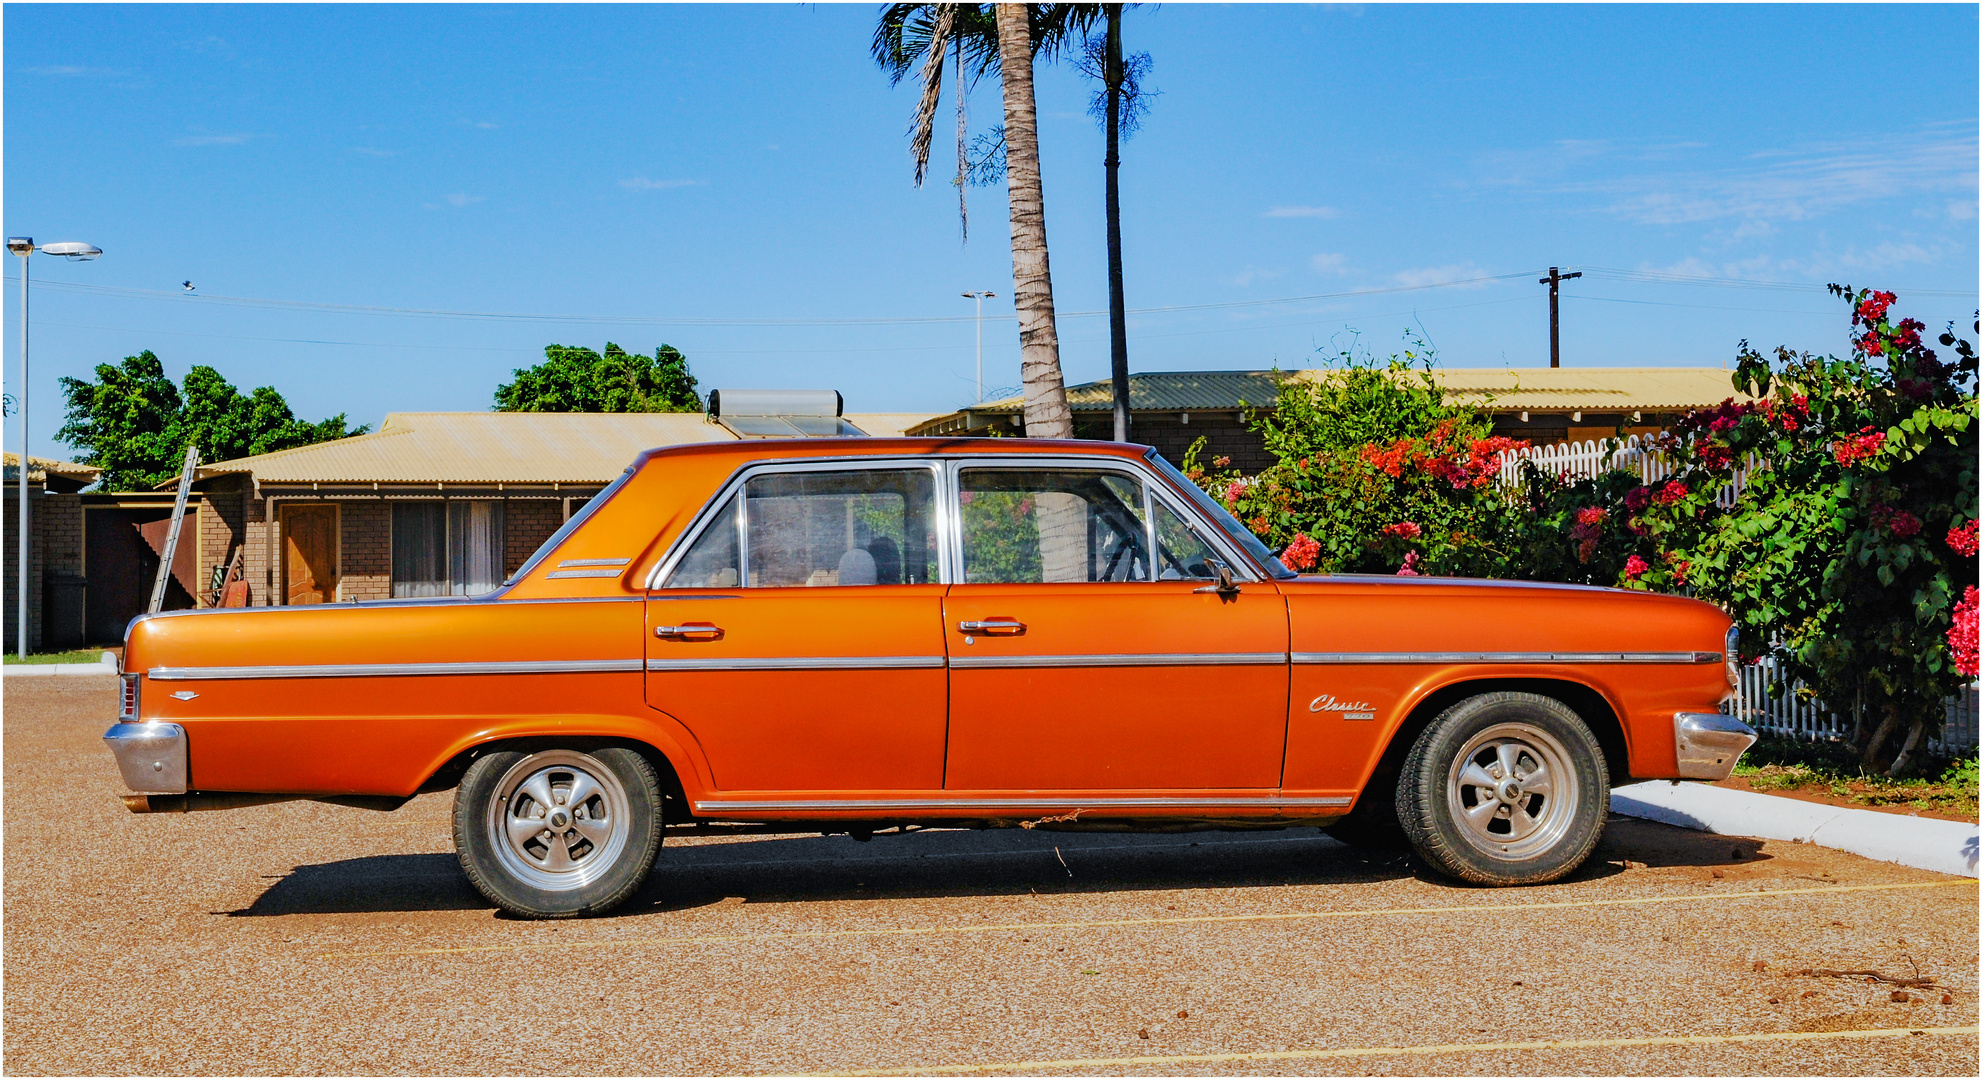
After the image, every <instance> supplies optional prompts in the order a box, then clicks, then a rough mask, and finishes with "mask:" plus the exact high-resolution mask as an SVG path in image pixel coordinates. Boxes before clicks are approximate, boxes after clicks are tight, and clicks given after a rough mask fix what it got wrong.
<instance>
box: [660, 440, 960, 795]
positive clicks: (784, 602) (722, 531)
mask: <svg viewBox="0 0 1982 1080" xmlns="http://www.w3.org/2000/svg"><path fill="white" fill-rule="evenodd" d="M697 528H698V530H699V531H698V533H697V535H696V536H695V537H694V538H693V539H692V540H691V541H690V543H689V545H688V547H687V549H686V552H685V554H684V555H683V556H682V557H681V558H680V559H678V560H676V562H675V564H674V565H673V566H672V567H669V568H668V569H667V571H666V575H667V576H666V577H665V578H664V580H663V581H662V584H661V587H660V588H659V589H656V590H654V591H652V592H650V593H649V594H648V596H647V630H646V642H647V649H646V655H647V665H646V666H647V703H648V705H650V706H651V707H653V708H655V709H658V710H660V711H662V712H665V713H667V714H668V715H670V716H673V717H674V718H675V719H676V720H679V721H680V722H681V723H682V724H683V725H684V726H686V727H687V728H688V729H689V730H690V731H691V732H692V733H693V734H694V736H695V739H696V741H697V742H698V743H699V744H700V745H701V747H702V750H703V752H704V753H705V754H706V755H707V757H708V761H709V766H710V769H711V771H712V772H713V773H714V776H715V783H716V787H718V788H719V789H721V790H722V791H724V792H738V791H748V792H782V793H791V792H815V793H819V794H820V795H821V796H822V797H825V798H832V797H835V796H836V795H849V794H857V793H860V792H875V791H904V790H925V791H927V790H937V789H940V788H941V787H942V786H943V725H944V717H945V708H946V704H947V700H946V695H947V691H948V688H947V685H946V683H945V680H944V671H943V634H942V626H941V622H940V620H941V618H942V614H943V612H942V604H943V585H942V584H941V581H942V576H941V574H940V573H939V571H938V557H937V543H936V522H935V471H934V469H933V468H931V467H928V466H917V467H907V466H903V467H881V466H876V467H867V468H857V469H854V468H848V467H846V466H844V465H840V466H834V467H830V468H825V469H821V468H817V467H811V468H808V467H805V466H792V467H789V468H780V469H773V470H768V471H763V472H759V473H757V474H755V475H753V476H751V477H750V478H749V479H748V480H747V481H745V482H744V483H743V484H742V485H741V486H740V488H738V489H737V490H736V491H735V492H734V493H733V494H731V495H729V496H727V497H726V499H725V501H724V503H723V504H722V506H721V507H720V508H719V509H718V510H717V511H716V512H714V513H713V514H710V515H708V516H707V517H705V519H704V520H703V521H702V522H700V523H699V524H698V526H697Z"/></svg>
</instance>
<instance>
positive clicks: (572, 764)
mask: <svg viewBox="0 0 1982 1080" xmlns="http://www.w3.org/2000/svg"><path fill="white" fill-rule="evenodd" d="M537 823H541V827H539V828H536V829H532V828H531V826H532V825H534V824H537ZM660 847H661V783H660V778H659V777H658V776H657V775H656V774H655V772H654V766H653V765H652V764H651V763H650V762H648V761H647V759H646V758H645V757H642V756H641V755H640V754H639V753H637V752H635V751H633V750H628V749H624V748H622V747H606V748H603V749H598V750H572V749H564V748H552V749H543V750H535V751H530V752H523V751H517V750H498V751H494V752H492V753H488V754H484V755H482V756H481V757H479V758H477V759H475V762H474V764H472V765H470V766H468V771H467V772H466V773H465V774H463V775H462V777H461V786H460V787H459V788H457V789H456V790H455V793H454V850H455V852H456V853H457V854H458V855H459V856H460V858H461V869H462V870H463V871H464V872H466V873H467V875H468V880H469V881H470V882H472V883H473V884H474V886H475V888H477V889H479V890H480V891H481V893H482V895H483V896H486V897H488V898H489V899H490V900H491V901H494V902H495V904H496V906H498V907H500V908H502V909H503V910H504V911H508V912H511V913H512V914H516V915H522V916H525V917H527V918H533V919H569V918H575V917H577V916H581V915H600V914H604V913H605V912H608V911H611V910H612V909H613V908H615V907H618V906H619V905H620V904H622V903H625V902H626V899H627V897H629V896H632V895H633V893H634V892H635V891H636V890H638V889H639V888H640V886H641V884H642V883H643V882H645V881H646V880H647V874H648V872H649V871H651V870H652V869H653V867H654V857H655V856H656V854H658V853H659V851H660Z"/></svg>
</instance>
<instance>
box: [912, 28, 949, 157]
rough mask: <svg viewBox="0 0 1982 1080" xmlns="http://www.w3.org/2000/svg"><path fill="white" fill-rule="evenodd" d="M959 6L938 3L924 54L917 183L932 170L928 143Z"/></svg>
mask: <svg viewBox="0 0 1982 1080" xmlns="http://www.w3.org/2000/svg"><path fill="white" fill-rule="evenodd" d="M956 12H957V5H955V4H937V5H935V12H934V20H933V23H932V25H931V26H930V28H929V40H928V44H927V45H926V46H925V47H924V50H923V54H922V99H921V100H920V101H919V102H917V104H916V107H915V125H914V131H915V135H914V137H913V138H912V139H910V141H909V153H910V154H911V155H912V156H913V157H914V158H915V186H916V187H921V186H922V178H923V177H924V176H925V175H927V174H928V172H929V144H930V143H931V142H933V141H935V138H936V106H937V105H938V104H940V103H941V102H942V99H943V58H944V56H945V55H946V54H947V53H948V52H949V47H950V27H951V25H952V24H953V23H954V22H955V21H956Z"/></svg>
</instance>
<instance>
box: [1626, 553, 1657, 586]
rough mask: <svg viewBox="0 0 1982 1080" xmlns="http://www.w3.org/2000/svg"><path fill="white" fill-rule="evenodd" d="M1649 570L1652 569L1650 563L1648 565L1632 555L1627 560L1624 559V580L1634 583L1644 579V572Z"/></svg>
mask: <svg viewBox="0 0 1982 1080" xmlns="http://www.w3.org/2000/svg"><path fill="white" fill-rule="evenodd" d="M1651 568H1652V564H1651V563H1648V562H1646V561H1645V560H1643V559H1641V558H1639V557H1638V556H1636V555H1633V556H1631V557H1630V558H1629V559H1626V560H1625V561H1624V580H1626V581H1636V580H1638V579H1639V578H1641V577H1644V576H1645V571H1647V570H1650V569H1651Z"/></svg>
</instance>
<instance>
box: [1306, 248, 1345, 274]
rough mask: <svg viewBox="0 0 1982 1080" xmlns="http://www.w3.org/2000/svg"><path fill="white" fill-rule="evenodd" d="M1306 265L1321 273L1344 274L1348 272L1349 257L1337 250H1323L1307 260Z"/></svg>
mask: <svg viewBox="0 0 1982 1080" xmlns="http://www.w3.org/2000/svg"><path fill="white" fill-rule="evenodd" d="M1308 265H1310V266H1313V267H1314V268H1315V272H1316V273H1321V274H1336V275H1341V274H1346V273H1348V272H1349V257H1348V256H1347V255H1343V254H1341V253H1339V252H1332V251H1324V252H1322V253H1321V254H1319V255H1316V256H1315V257H1314V258H1312V259H1309V260H1308Z"/></svg>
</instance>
